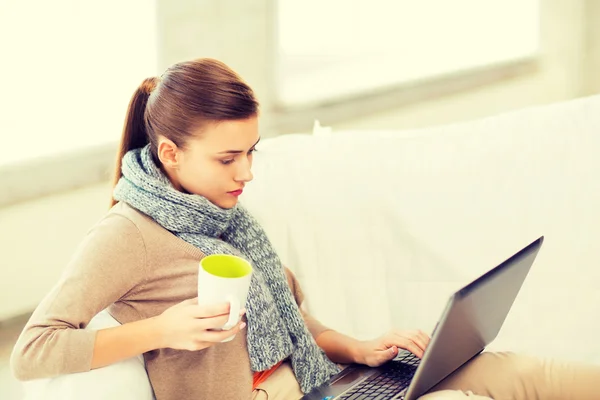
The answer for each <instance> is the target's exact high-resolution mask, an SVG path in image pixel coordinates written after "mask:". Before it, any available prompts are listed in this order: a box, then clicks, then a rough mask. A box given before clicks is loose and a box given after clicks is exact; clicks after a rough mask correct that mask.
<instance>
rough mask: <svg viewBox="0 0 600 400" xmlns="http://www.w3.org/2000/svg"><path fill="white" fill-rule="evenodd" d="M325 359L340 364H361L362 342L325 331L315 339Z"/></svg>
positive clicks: (334, 332)
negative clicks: (323, 352) (325, 356)
mask: <svg viewBox="0 0 600 400" xmlns="http://www.w3.org/2000/svg"><path fill="white" fill-rule="evenodd" d="M316 342H317V345H319V347H321V348H322V349H323V350H324V351H325V354H326V355H327V357H328V358H329V359H330V360H331V361H333V362H335V363H340V364H350V363H361V362H362V360H361V354H362V352H361V347H362V346H363V342H361V341H359V340H357V339H354V338H351V337H350V336H346V335H344V334H342V333H339V332H336V331H334V330H327V331H325V332H323V333H321V334H320V335H319V336H318V337H317V338H316Z"/></svg>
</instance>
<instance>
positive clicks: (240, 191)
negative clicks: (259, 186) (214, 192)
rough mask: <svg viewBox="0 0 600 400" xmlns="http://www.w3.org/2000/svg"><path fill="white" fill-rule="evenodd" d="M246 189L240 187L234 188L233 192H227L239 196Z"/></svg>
mask: <svg viewBox="0 0 600 400" xmlns="http://www.w3.org/2000/svg"><path fill="white" fill-rule="evenodd" d="M243 192H244V191H243V190H242V189H238V190H234V191H233V192H227V193H229V194H230V195H232V196H235V197H238V196H239V195H241V194H242V193H243Z"/></svg>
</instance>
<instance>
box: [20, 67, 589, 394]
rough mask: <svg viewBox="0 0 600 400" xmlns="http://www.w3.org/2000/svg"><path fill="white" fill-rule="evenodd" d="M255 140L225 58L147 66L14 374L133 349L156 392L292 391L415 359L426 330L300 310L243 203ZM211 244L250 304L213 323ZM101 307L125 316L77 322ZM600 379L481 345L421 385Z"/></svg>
mask: <svg viewBox="0 0 600 400" xmlns="http://www.w3.org/2000/svg"><path fill="white" fill-rule="evenodd" d="M259 140H260V137H259V134H258V103H257V101H256V99H255V97H254V94H253V92H252V90H251V89H250V88H249V87H248V85H247V84H245V83H244V82H243V81H242V80H241V79H240V78H239V77H238V76H237V75H236V74H235V73H234V72H233V71H231V70H230V69H229V68H228V67H227V66H225V65H224V64H222V63H221V62H218V61H215V60H211V59H199V60H194V61H189V62H183V63H179V64H176V65H174V66H172V67H171V68H169V69H168V70H167V71H166V72H165V73H164V74H163V76H162V77H161V78H150V79H146V80H145V81H144V82H143V83H142V84H141V85H140V87H139V88H138V89H137V91H136V92H135V94H134V95H133V98H132V100H131V103H130V105H129V110H128V114H127V118H126V122H125V126H124V130H123V137H122V140H121V146H120V154H119V156H118V158H117V160H118V162H117V169H116V179H115V184H116V185H115V189H114V192H113V201H112V208H111V210H110V211H109V212H108V213H107V215H106V216H105V217H104V218H103V219H102V220H101V221H100V222H99V223H98V224H97V225H96V226H94V227H93V228H92V229H91V230H90V232H89V233H88V234H87V236H86V237H85V239H84V241H83V242H82V243H81V245H80V247H79V248H78V250H77V251H76V253H75V254H74V256H73V259H72V261H71V262H70V264H69V265H68V267H67V269H66V271H65V274H64V276H63V278H62V279H61V280H60V281H59V283H58V284H57V285H56V286H55V287H54V289H53V290H52V291H51V292H50V293H49V294H48V295H47V296H46V298H45V299H44V300H43V301H42V302H41V304H40V305H39V306H38V307H37V309H36V310H35V312H34V313H33V315H32V317H31V319H30V321H29V322H28V324H27V325H26V327H25V329H24V331H23V333H22V334H21V336H20V338H19V340H18V342H17V344H16V346H15V349H14V351H13V355H12V360H11V361H12V362H11V365H12V368H13V371H14V374H15V375H16V376H17V378H19V379H21V380H27V379H36V378H43V377H51V376H56V375H60V374H69V373H75V372H83V371H89V370H90V369H95V368H100V367H103V366H107V365H110V364H112V363H115V362H117V361H120V360H123V359H126V358H129V357H133V356H135V355H139V354H142V353H143V354H144V357H145V361H146V368H147V371H148V375H149V378H150V382H151V384H152V387H153V390H154V392H155V396H156V398H157V399H158V400H163V399H167V400H168V399H213V398H224V399H248V398H255V399H260V398H269V399H297V398H300V397H301V396H302V394H303V393H307V392H308V391H310V390H311V389H312V388H314V387H316V386H318V385H320V384H321V383H323V382H325V381H326V380H327V379H329V378H330V377H331V376H332V375H333V374H335V373H336V372H338V370H339V368H338V366H337V365H336V364H335V363H349V362H355V363H362V364H366V365H370V366H377V365H381V364H382V363H384V362H386V361H388V360H390V359H392V358H394V357H395V356H396V355H397V354H398V349H399V348H401V349H407V350H409V351H411V352H413V353H414V354H416V355H417V356H419V357H421V356H422V355H423V352H424V350H425V349H426V347H427V345H428V342H429V337H428V336H427V335H426V334H424V333H423V332H421V331H393V332H389V333H387V334H385V335H383V336H381V337H380V338H378V339H375V340H372V341H358V340H355V339H353V338H350V337H348V336H345V335H342V334H340V333H338V332H335V331H333V330H331V329H328V328H326V327H325V326H323V325H321V324H320V323H319V322H318V321H316V320H315V319H314V318H312V317H311V316H310V315H309V314H308V313H306V312H305V311H304V310H303V309H302V301H303V295H302V291H301V288H300V287H299V285H298V282H297V281H296V279H295V277H294V276H293V274H292V273H291V272H290V270H288V269H287V268H284V267H283V266H282V265H281V262H280V260H279V258H278V257H277V255H276V253H275V252H274V250H273V248H272V246H271V244H270V242H269V240H268V239H267V237H266V236H265V233H264V231H263V230H262V229H261V227H260V226H259V225H258V223H257V222H256V221H255V220H254V219H253V218H252V217H251V216H250V215H249V214H248V212H247V211H246V210H245V209H244V208H243V207H242V206H241V205H239V204H238V197H239V195H240V194H241V193H242V191H243V189H244V186H245V185H246V184H247V183H248V182H250V181H251V180H252V173H251V167H252V157H253V153H254V151H255V150H256V145H257V143H258V142H259ZM214 253H229V254H236V255H240V256H243V257H245V258H246V259H248V260H249V261H251V262H252V264H253V265H254V267H255V273H254V274H253V278H252V284H251V287H250V292H249V298H248V302H247V304H246V308H247V310H245V315H242V316H243V318H241V321H240V323H239V324H238V325H237V326H236V327H234V328H233V329H231V330H229V331H213V330H211V329H213V328H219V327H221V326H223V325H224V324H225V322H226V321H227V317H228V312H229V310H228V307H227V305H225V304H222V305H211V306H207V305H203V304H198V303H197V300H196V298H195V297H196V293H195V291H196V290H197V289H196V288H197V272H198V271H197V268H198V262H199V260H201V259H202V258H203V257H204V256H205V255H208V254H214ZM107 307H108V309H109V311H110V313H111V314H112V315H113V316H114V317H115V318H116V319H117V320H118V321H119V322H120V323H121V324H122V325H121V326H119V327H116V328H110V329H103V330H99V331H90V330H84V329H81V328H84V327H85V326H86V325H87V324H88V322H89V321H90V319H91V318H92V317H93V316H94V315H96V314H97V313H98V312H100V311H101V310H103V309H104V308H107ZM242 314H244V311H243V312H242ZM232 335H235V337H234V339H233V340H232V341H230V342H226V343H221V341H222V340H223V339H226V338H228V337H230V336H232ZM492 372H493V373H492ZM599 378H600V369H598V368H596V367H589V366H588V367H586V366H573V365H565V366H561V365H557V364H555V363H547V364H544V363H542V362H541V361H538V360H531V359H526V358H523V357H519V356H515V355H510V354H485V355H482V356H479V357H477V358H475V359H474V360H473V361H471V362H470V363H468V364H467V365H465V366H464V367H462V368H461V369H460V370H458V371H457V372H456V373H455V374H453V375H452V376H450V377H449V378H447V379H446V380H444V381H443V382H441V383H440V385H438V387H436V388H434V389H435V390H433V391H432V392H431V393H430V394H428V395H426V396H424V398H430V397H431V398H438V397H439V398H454V397H457V398H462V397H469V396H472V393H471V392H465V391H467V390H472V391H474V392H475V393H477V394H478V395H485V396H491V397H494V398H529V394H530V392H531V393H542V394H543V393H547V394H548V396H550V395H553V396H557V397H556V398H569V396H574V397H573V398H578V399H583V398H590V399H591V398H592V394H591V385H592V382H594V381H595V380H598V379H599ZM442 389H451V390H442ZM586 396H587V397H586Z"/></svg>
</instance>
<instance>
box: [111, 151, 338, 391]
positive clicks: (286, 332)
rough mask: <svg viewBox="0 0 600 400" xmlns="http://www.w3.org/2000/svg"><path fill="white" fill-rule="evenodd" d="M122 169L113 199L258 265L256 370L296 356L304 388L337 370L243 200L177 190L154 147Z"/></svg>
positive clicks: (252, 314) (250, 305)
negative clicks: (228, 204) (222, 202)
mask: <svg viewBox="0 0 600 400" xmlns="http://www.w3.org/2000/svg"><path fill="white" fill-rule="evenodd" d="M122 174H123V176H122V178H121V179H120V180H119V182H118V183H117V186H116V187H115V190H114V198H115V200H117V201H123V202H125V203H127V204H129V205H130V206H132V207H133V208H135V209H137V210H139V211H141V212H142V213H144V214H146V215H148V216H149V217H150V218H152V219H153V220H155V221H156V222H157V223H158V224H160V225H161V226H162V227H163V228H165V229H167V230H168V231H170V232H172V233H173V234H174V235H176V236H178V237H179V238H181V239H183V240H185V241H186V242H188V243H190V244H192V245H193V246H195V247H197V248H199V249H200V250H202V252H203V253H205V254H207V255H208V254H233V255H237V256H241V257H243V258H245V259H247V260H248V261H249V262H250V263H251V264H252V266H253V268H254V272H253V274H252V280H251V284H250V289H249V292H248V300H247V302H246V310H247V312H246V317H247V319H248V325H247V341H248V352H249V355H250V366H251V368H252V370H253V371H265V370H267V369H269V368H271V367H272V366H274V365H275V364H277V363H278V362H279V361H281V360H283V359H285V358H287V357H290V359H291V364H292V369H293V371H294V374H295V376H296V379H297V380H298V383H299V384H300V388H301V390H302V391H303V392H304V393H308V392H309V391H310V390H311V389H313V388H315V387H317V386H319V385H321V384H323V383H324V382H326V381H327V380H328V379H329V378H330V377H331V376H333V375H334V374H335V373H337V372H339V369H338V367H337V366H336V365H335V364H334V363H332V362H331V361H330V360H329V359H328V358H327V357H326V355H325V354H324V352H323V351H322V349H321V348H319V347H318V346H317V344H316V343H315V341H314V339H313V337H312V336H311V334H310V332H309V331H308V329H307V328H306V325H305V323H304V320H303V318H302V315H301V314H300V311H299V309H298V306H297V304H296V302H295V300H294V297H293V295H292V292H291V290H290V287H289V285H288V283H287V279H286V276H285V271H284V268H283V265H282V264H281V261H280V259H279V257H278V256H277V254H276V253H275V250H274V249H273V246H272V245H271V243H270V241H269V239H268V238H267V236H266V234H265V232H264V230H263V229H262V228H261V226H260V225H259V224H258V223H257V221H256V220H255V219H254V218H253V217H252V216H251V215H250V214H249V213H248V211H247V210H246V209H244V208H243V207H242V206H241V205H239V204H238V205H236V206H235V207H234V208H231V209H223V208H220V207H218V206H216V205H214V204H213V203H211V202H210V201H208V200H207V199H206V198H204V197H202V196H199V195H194V194H186V193H182V192H180V191H178V190H176V189H174V188H173V186H172V185H171V183H170V182H169V180H168V179H167V177H166V176H165V175H164V174H163V173H162V171H161V170H160V169H159V168H158V167H157V166H156V164H155V163H154V161H153V158H152V155H151V152H150V148H149V146H148V145H147V146H146V147H144V148H141V149H135V150H131V151H129V152H128V153H127V154H126V155H125V156H124V157H123V162H122Z"/></svg>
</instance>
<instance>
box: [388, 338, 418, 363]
mask: <svg viewBox="0 0 600 400" xmlns="http://www.w3.org/2000/svg"><path fill="white" fill-rule="evenodd" d="M392 345H395V346H398V347H400V348H401V349H405V350H408V351H410V352H411V353H413V354H414V355H415V356H417V357H419V358H421V357H423V349H422V348H421V347H419V345H418V344H417V343H415V341H413V340H412V339H411V338H409V337H406V336H405V335H399V334H394V335H393V338H392Z"/></svg>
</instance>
